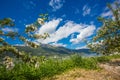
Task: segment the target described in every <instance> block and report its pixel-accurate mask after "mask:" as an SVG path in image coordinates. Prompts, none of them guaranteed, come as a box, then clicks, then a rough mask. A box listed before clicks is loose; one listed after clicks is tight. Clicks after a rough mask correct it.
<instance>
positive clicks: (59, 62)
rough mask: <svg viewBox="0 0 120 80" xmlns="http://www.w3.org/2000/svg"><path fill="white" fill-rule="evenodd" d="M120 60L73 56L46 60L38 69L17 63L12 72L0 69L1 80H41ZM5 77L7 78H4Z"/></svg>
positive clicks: (107, 57) (97, 67) (105, 57)
mask: <svg viewBox="0 0 120 80" xmlns="http://www.w3.org/2000/svg"><path fill="white" fill-rule="evenodd" d="M114 58H115V59H116V58H120V55H112V56H101V57H90V58H83V57H81V56H78V55H73V56H71V57H70V58H67V59H53V58H50V59H47V60H45V61H44V62H42V63H41V64H40V66H39V67H37V68H36V67H35V66H33V65H30V64H29V63H24V62H19V63H16V66H15V67H14V68H13V69H12V70H7V69H5V67H4V66H1V67H0V79H1V80H11V79H13V80H21V79H22V80H31V79H32V80H42V79H43V78H46V77H52V76H54V75H56V74H60V73H62V72H64V71H66V70H70V69H73V68H84V69H90V70H91V69H100V68H99V66H98V63H101V62H106V61H107V62H108V61H109V60H111V59H114ZM6 75H7V76H6Z"/></svg>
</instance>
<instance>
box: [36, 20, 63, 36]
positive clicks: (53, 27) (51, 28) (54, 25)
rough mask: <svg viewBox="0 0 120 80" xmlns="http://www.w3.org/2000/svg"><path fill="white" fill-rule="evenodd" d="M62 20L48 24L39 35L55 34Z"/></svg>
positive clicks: (40, 30) (41, 29)
mask: <svg viewBox="0 0 120 80" xmlns="http://www.w3.org/2000/svg"><path fill="white" fill-rule="evenodd" d="M60 21H62V19H60V18H59V19H53V20H52V21H49V22H46V23H45V24H44V25H43V26H42V27H41V28H40V29H39V31H38V34H43V33H46V32H47V33H49V34H52V33H54V32H55V30H56V28H57V26H58V25H59V23H60Z"/></svg>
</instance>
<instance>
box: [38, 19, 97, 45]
mask: <svg viewBox="0 0 120 80" xmlns="http://www.w3.org/2000/svg"><path fill="white" fill-rule="evenodd" d="M60 21H61V19H56V20H55V19H54V20H52V21H49V22H47V23H46V24H44V25H43V26H42V27H41V28H40V29H39V31H38V33H39V34H43V33H44V32H48V33H49V35H50V37H48V38H47V39H45V40H42V39H39V40H38V42H41V43H44V44H47V43H56V42H58V41H59V40H62V39H64V38H68V37H69V36H70V35H72V34H74V33H79V35H77V38H74V37H73V38H72V39H71V40H70V42H72V43H78V42H80V41H81V40H82V39H84V38H86V37H89V36H91V35H92V34H93V31H94V29H95V26H93V25H86V24H77V23H75V22H73V21H67V22H66V23H65V24H64V25H63V26H60V27H59V28H58V25H59V23H60ZM53 25H54V26H53ZM51 26H52V27H51ZM57 28H58V29H57ZM56 29H57V30H56Z"/></svg>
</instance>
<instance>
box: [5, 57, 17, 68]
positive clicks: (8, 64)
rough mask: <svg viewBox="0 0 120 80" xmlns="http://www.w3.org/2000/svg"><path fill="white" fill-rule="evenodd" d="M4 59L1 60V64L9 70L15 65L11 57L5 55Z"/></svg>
mask: <svg viewBox="0 0 120 80" xmlns="http://www.w3.org/2000/svg"><path fill="white" fill-rule="evenodd" d="M4 60H5V61H4V62H3V64H4V65H5V66H6V69H8V70H11V69H13V68H14V66H15V65H14V63H13V60H12V58H10V57H8V56H6V57H5V58H4Z"/></svg>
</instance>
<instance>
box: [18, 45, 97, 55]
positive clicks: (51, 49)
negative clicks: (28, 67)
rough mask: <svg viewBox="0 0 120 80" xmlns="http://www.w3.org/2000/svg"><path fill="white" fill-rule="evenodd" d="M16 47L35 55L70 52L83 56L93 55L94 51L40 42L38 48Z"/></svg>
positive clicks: (67, 53) (66, 53) (69, 53)
mask: <svg viewBox="0 0 120 80" xmlns="http://www.w3.org/2000/svg"><path fill="white" fill-rule="evenodd" d="M16 48H17V49H18V50H20V51H25V52H26V53H30V54H31V55H37V56H41V55H42V56H43V55H44V56H55V55H56V56H68V55H72V54H80V55H84V56H86V55H95V53H93V52H91V51H90V50H89V49H68V48H65V47H57V46H52V45H48V44H41V46H40V47H38V48H31V47H28V46H16Z"/></svg>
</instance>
